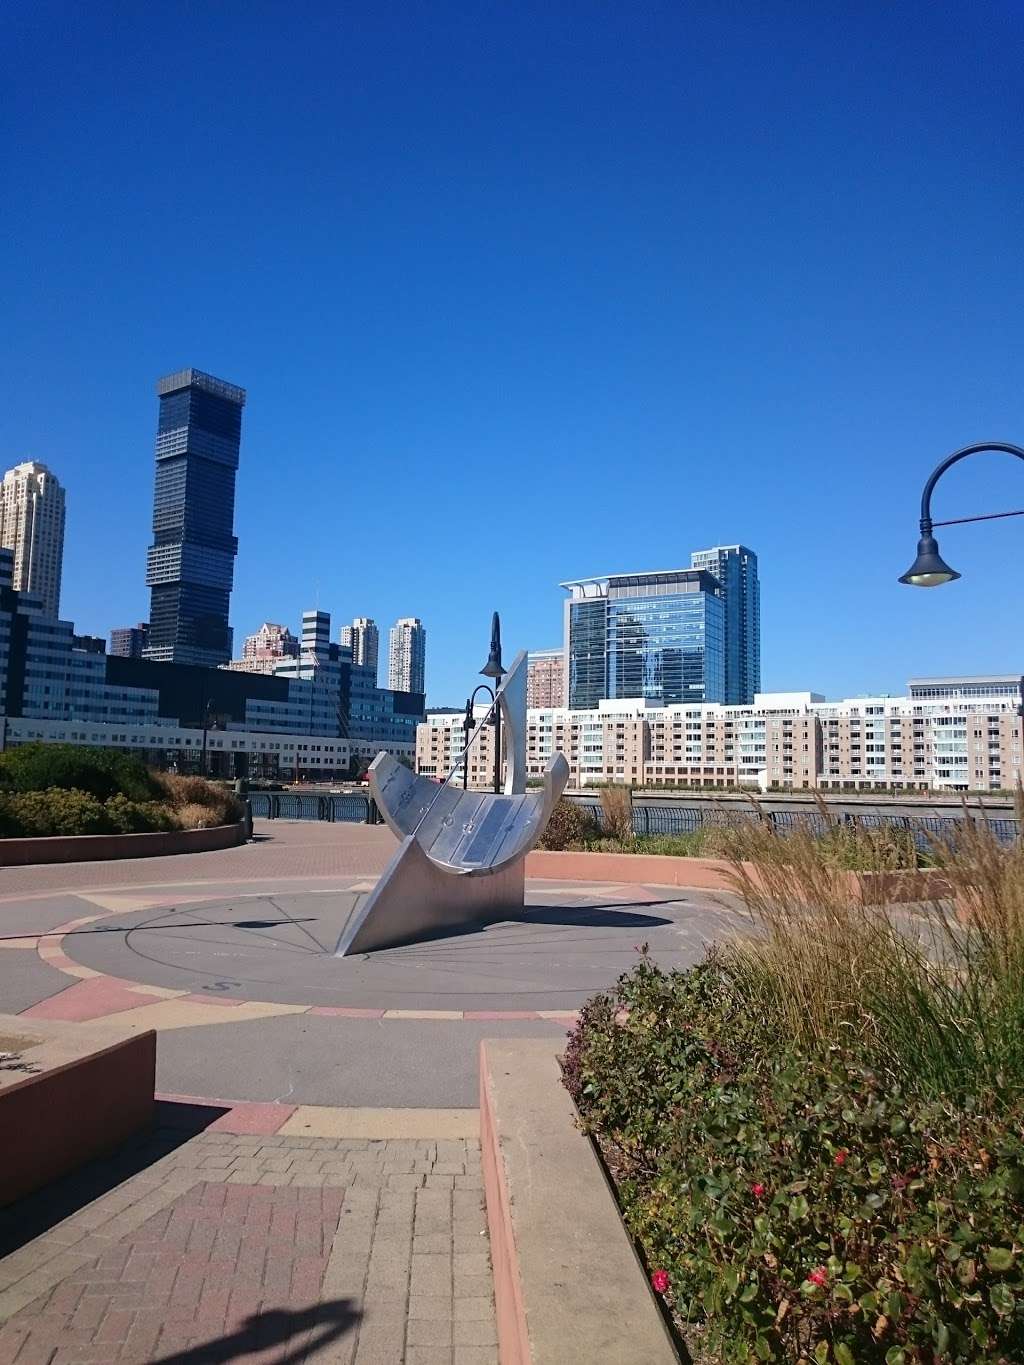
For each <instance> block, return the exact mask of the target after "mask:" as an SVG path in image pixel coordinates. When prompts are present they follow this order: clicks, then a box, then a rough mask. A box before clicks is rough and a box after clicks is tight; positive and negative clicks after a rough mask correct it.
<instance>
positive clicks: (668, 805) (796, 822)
mask: <svg viewBox="0 0 1024 1365" xmlns="http://www.w3.org/2000/svg"><path fill="white" fill-rule="evenodd" d="M569 799H570V800H575V801H577V802H578V803H579V804H580V805H582V806H584V807H586V809H587V810H588V811H589V812H590V813H591V814H592V815H593V817H594V819H595V821H596V822H597V823H598V825H602V826H603V824H604V818H603V813H602V810H601V805H600V802H598V801H595V800H593V799H592V798H589V797H571V798H569ZM249 804H250V806H251V807H252V813H253V818H254V819H256V820H325V821H328V822H329V823H343V824H376V823H377V822H378V819H379V817H378V815H377V810H376V807H375V806H374V803H373V801H371V800H370V798H369V797H367V796H362V795H360V794H359V793H357V792H353V793H349V794H340V795H328V796H323V795H320V794H319V793H317V792H251V793H250V795H249ZM967 818H970V819H975V820H977V819H983V820H984V821H985V823H986V824H987V825H988V828H989V829H990V830H991V831H992V833H993V834H994V835H995V837H996V838H997V839H998V840H999V841H1000V843H1004V844H1010V843H1013V841H1014V840H1015V839H1018V838H1019V837H1020V823H1019V822H1018V821H1017V820H1015V819H1013V818H1012V817H1010V816H987V815H985V814H984V812H978V813H975V812H973V811H972V812H970V813H969V815H968V817H967ZM835 819H836V820H837V821H838V822H839V823H840V824H852V823H856V824H858V825H860V826H861V827H862V828H864V829H882V828H885V827H889V828H893V829H905V830H910V831H912V832H913V835H914V840H915V842H916V843H917V845H918V847H919V848H920V849H921V850H922V851H924V850H926V849H927V847H928V843H929V840H930V839H937V840H939V841H944V840H948V839H950V838H952V837H954V836H955V835H956V831H957V827H958V826H959V825H960V824H961V822H962V821H963V819H964V816H963V815H920V816H919V815H903V814H901V813H899V812H898V811H893V812H892V814H888V813H885V814H882V813H878V812H875V811H864V812H862V813H858V814H857V815H851V814H850V813H848V812H844V813H841V814H837V815H836V817H835ZM756 820H769V821H771V823H772V824H773V825H774V826H775V828H776V829H778V830H779V831H780V832H782V833H785V832H786V831H788V830H792V829H798V828H804V829H809V830H810V831H811V832H812V833H814V834H824V833H825V831H826V829H827V828H828V821H827V820H826V819H825V817H824V816H823V815H822V814H821V812H820V811H818V810H808V811H792V810H768V809H765V808H761V809H760V810H755V809H754V808H753V807H751V808H750V809H743V808H740V809H727V808H725V807H720V806H684V805H682V804H681V803H680V802H678V801H666V802H664V803H662V804H660V805H659V804H657V803H654V802H646V801H644V802H634V804H633V833H634V834H636V835H640V836H644V835H652V834H653V835H657V834H669V835H671V834H692V833H693V832H694V831H695V830H698V829H703V828H707V827H709V826H723V825H724V826H730V825H742V824H747V823H749V822H751V821H756Z"/></svg>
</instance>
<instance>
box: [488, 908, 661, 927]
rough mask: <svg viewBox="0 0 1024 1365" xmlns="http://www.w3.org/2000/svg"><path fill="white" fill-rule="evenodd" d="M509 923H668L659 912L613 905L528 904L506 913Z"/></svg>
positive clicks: (606, 925)
mask: <svg viewBox="0 0 1024 1365" xmlns="http://www.w3.org/2000/svg"><path fill="white" fill-rule="evenodd" d="M508 919H509V923H510V924H567V925H570V926H573V925H575V926H582V927H583V928H586V929H656V928H657V927H658V925H660V924H671V923H672V921H671V920H670V919H665V918H664V916H662V915H641V914H638V913H637V912H636V911H632V912H630V911H629V910H620V909H618V907H617V906H614V905H581V906H579V907H578V908H575V909H574V908H573V907H572V906H568V905H528V906H527V907H526V909H525V910H524V911H523V913H522V914H521V915H509V917H508Z"/></svg>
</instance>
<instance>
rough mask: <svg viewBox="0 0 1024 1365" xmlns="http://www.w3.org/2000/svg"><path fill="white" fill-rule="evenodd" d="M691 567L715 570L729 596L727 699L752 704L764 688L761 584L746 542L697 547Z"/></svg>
mask: <svg viewBox="0 0 1024 1365" xmlns="http://www.w3.org/2000/svg"><path fill="white" fill-rule="evenodd" d="M690 567H691V568H694V569H703V570H704V571H705V573H710V574H714V576H715V577H716V578H717V579H718V581H719V583H720V584H721V585H722V593H723V596H724V599H725V700H726V702H727V704H728V705H730V706H751V705H752V704H753V701H754V695H755V693H757V692H760V690H761V584H760V582H759V580H758V576H757V555H756V554H755V553H754V551H753V550H748V549H747V547H746V546H745V545H715V546H714V547H713V548H712V549H710V550H694V552H693V554H692V555H691V556H690Z"/></svg>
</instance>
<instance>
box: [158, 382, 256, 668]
mask: <svg viewBox="0 0 1024 1365" xmlns="http://www.w3.org/2000/svg"><path fill="white" fill-rule="evenodd" d="M156 391H157V394H158V396H159V398H160V416H159V421H158V425H157V436H156V492H155V495H154V498H153V544H152V545H151V546H150V549H149V554H148V556H147V563H146V582H147V584H148V585H149V587H150V589H151V592H152V601H151V605H150V610H149V642H148V644H147V645H146V648H145V650H144V654H145V657H146V658H147V659H158V660H161V661H164V662H170V663H181V664H221V663H227V661H228V660H229V659H230V658H231V627H230V626H229V625H228V605H229V602H230V598H231V587H232V583H233V580H234V569H235V555H236V554H237V553H238V541H237V540H236V538H235V535H234V520H235V471H236V470H237V469H238V448H239V444H240V441H241V434H242V408H243V406H244V404H245V390H244V389H240V388H238V387H236V385H234V384H227V383H225V381H224V380H223V379H214V378H213V376H212V375H209V374H203V372H202V371H201V370H180V371H179V372H178V373H177V374H171V375H168V376H167V377H166V378H164V379H161V380H159V381H158V382H157V386H156Z"/></svg>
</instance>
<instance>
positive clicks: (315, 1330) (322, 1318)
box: [153, 1299, 362, 1365]
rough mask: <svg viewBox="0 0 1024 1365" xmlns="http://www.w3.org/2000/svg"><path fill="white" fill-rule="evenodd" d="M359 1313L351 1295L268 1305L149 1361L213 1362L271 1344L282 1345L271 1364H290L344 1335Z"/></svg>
mask: <svg viewBox="0 0 1024 1365" xmlns="http://www.w3.org/2000/svg"><path fill="white" fill-rule="evenodd" d="M361 1316H362V1314H361V1313H360V1312H359V1311H358V1309H356V1308H354V1307H353V1305H352V1300H351V1299H327V1300H325V1301H324V1302H323V1303H318V1304H316V1305H315V1307H313V1308H302V1309H299V1310H297V1311H294V1310H292V1309H288V1308H271V1309H270V1310H269V1311H268V1312H266V1313H254V1314H253V1316H252V1317H249V1318H246V1320H245V1326H244V1327H241V1328H240V1329H239V1330H238V1331H237V1332H233V1333H232V1334H231V1336H229V1337H216V1338H214V1339H213V1340H212V1341H204V1342H203V1343H202V1345H200V1346H191V1347H189V1348H188V1349H187V1350H185V1351H176V1352H175V1354H174V1355H170V1356H157V1357H155V1359H154V1361H153V1365H208V1363H209V1365H213V1363H214V1362H217V1361H229V1360H236V1359H237V1358H238V1357H239V1356H246V1357H253V1356H255V1355H256V1354H257V1353H262V1352H263V1351H267V1350H270V1349H271V1348H272V1347H274V1346H284V1347H285V1348H286V1349H285V1351H284V1353H283V1354H282V1355H275V1356H274V1365H292V1362H293V1361H300V1360H306V1359H309V1358H311V1357H312V1356H313V1353H314V1352H315V1351H317V1350H318V1349H319V1348H320V1347H323V1346H327V1345H328V1344H329V1343H330V1342H332V1341H337V1340H338V1338H339V1337H343V1336H345V1334H346V1333H347V1332H350V1331H351V1330H352V1328H353V1327H355V1325H356V1323H357V1322H358V1321H359V1319H360V1317H361ZM295 1338H299V1340H295ZM289 1343H291V1344H290V1345H289Z"/></svg>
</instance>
